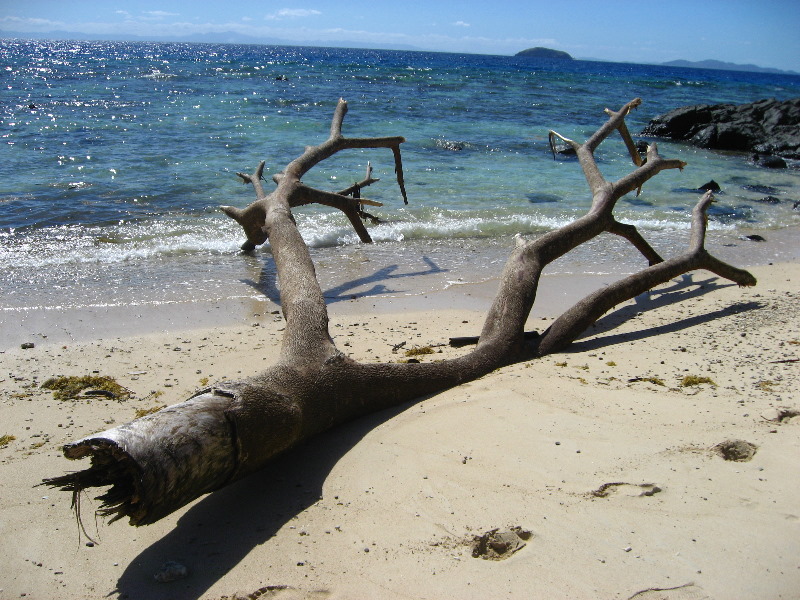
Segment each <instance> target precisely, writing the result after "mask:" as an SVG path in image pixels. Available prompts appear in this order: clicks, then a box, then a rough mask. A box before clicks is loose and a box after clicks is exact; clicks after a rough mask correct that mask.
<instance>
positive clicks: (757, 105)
mask: <svg viewBox="0 0 800 600" xmlns="http://www.w3.org/2000/svg"><path fill="white" fill-rule="evenodd" d="M641 135H646V136H654V137H663V138H669V139H673V140H682V141H687V142H689V143H690V144H693V145H695V146H699V147H701V148H714V149H719V150H739V151H742V152H753V153H756V154H759V155H767V156H783V157H785V158H792V159H800V98H794V99H792V100H785V101H778V100H775V99H769V100H759V101H758V102H753V103H750V104H740V105H736V104H716V105H708V104H698V105H695V106H685V107H683V108H678V109H675V110H673V111H671V112H668V113H666V114H664V115H660V116H658V117H656V118H655V119H653V120H652V121H650V123H649V124H648V125H647V127H645V128H644V130H643V131H642V133H641ZM760 160H763V159H760ZM765 166H768V165H765Z"/></svg>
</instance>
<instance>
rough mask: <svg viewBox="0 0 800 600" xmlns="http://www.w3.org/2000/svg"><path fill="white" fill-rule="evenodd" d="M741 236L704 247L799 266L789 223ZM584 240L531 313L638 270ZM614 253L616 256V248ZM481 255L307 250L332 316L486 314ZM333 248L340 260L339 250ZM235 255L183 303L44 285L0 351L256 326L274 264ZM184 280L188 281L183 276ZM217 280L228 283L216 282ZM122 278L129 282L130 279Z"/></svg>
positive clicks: (5, 324) (0, 323) (496, 251)
mask: <svg viewBox="0 0 800 600" xmlns="http://www.w3.org/2000/svg"><path fill="white" fill-rule="evenodd" d="M682 235H688V232H682ZM743 235H744V234H743V233H740V234H737V235H730V234H724V235H723V234H721V233H720V232H712V233H711V234H710V236H709V237H710V238H711V240H710V242H709V244H708V246H709V248H710V249H711V251H712V252H713V253H714V254H715V255H716V256H718V257H719V258H720V259H721V260H724V261H727V262H729V263H731V264H733V265H736V266H741V267H742V268H751V267H754V266H761V265H767V264H773V263H792V262H800V228H798V227H787V228H784V229H780V230H775V231H771V232H769V233H765V234H764V235H767V236H768V241H767V242H766V243H764V242H753V241H748V240H744V239H743V237H742V236H743ZM593 243H595V246H593V247H592V249H590V250H589V251H587V252H581V251H579V252H574V253H573V254H571V255H568V256H567V257H565V258H562V259H560V260H559V261H556V262H555V263H553V264H552V265H550V266H548V268H547V269H545V271H544V273H543V276H542V282H541V285H540V286H539V292H538V295H537V299H536V303H535V304H534V307H533V310H532V312H531V315H532V317H552V316H555V315H557V314H560V313H561V312H562V311H563V309H564V307H565V306H568V305H571V304H573V303H575V302H577V301H578V300H579V299H580V298H582V297H583V296H585V295H586V294H588V293H590V292H592V291H594V290H595V289H598V288H599V287H601V286H603V285H607V284H609V283H611V282H613V281H616V280H618V279H620V278H622V277H625V276H627V275H628V274H630V273H632V272H634V268H643V266H644V265H639V264H638V263H637V262H635V261H640V260H641V259H640V257H638V256H636V255H635V252H632V251H631V249H630V248H629V247H626V244H625V243H624V242H621V241H620V240H618V239H616V238H614V237H613V236H607V237H605V238H604V239H603V240H602V241H601V242H597V241H595V242H593ZM601 244H602V245H603V246H601ZM598 246H600V247H602V253H601V254H599V255H595V254H593V252H596V251H597V248H598ZM621 250H622V251H624V254H623V255H619V254H618V253H619V252H620V251H621ZM484 251H485V254H482V255H481V254H473V253H474V252H475V248H472V247H471V248H470V252H469V256H470V257H471V258H472V261H471V262H469V261H466V260H465V259H464V258H460V259H458V260H459V261H460V263H459V264H456V263H455V262H453V255H455V254H456V253H455V251H454V250H452V249H446V250H445V251H443V253H442V254H440V255H438V256H436V255H434V256H433V258H431V257H430V256H429V255H428V254H426V253H417V252H416V249H415V248H413V247H412V248H406V249H404V253H405V254H404V255H403V256H398V255H397V254H393V253H392V252H391V248H390V247H389V248H387V247H385V246H380V245H376V246H373V247H364V246H352V247H345V248H344V249H338V248H326V249H314V250H313V251H312V253H313V254H314V261H315V263H317V270H318V275H319V278H320V281H321V285H322V287H323V290H325V292H324V293H325V296H326V301H327V303H328V311H329V314H330V315H331V318H334V317H335V316H336V315H338V314H342V315H350V314H363V313H365V312H368V313H373V312H375V313H381V314H385V313H389V312H397V313H405V312H409V311H411V312H414V311H419V310H427V309H444V308H459V309H465V310H477V311H484V312H485V311H486V310H488V308H489V306H490V305H491V302H492V300H493V299H494V295H495V292H496V289H497V285H498V279H497V275H498V274H499V271H500V270H501V269H502V268H503V266H504V265H505V260H506V259H507V257H508V254H510V249H509V248H506V247H504V246H502V245H500V246H498V245H494V246H492V247H491V248H484ZM339 252H342V253H343V254H344V256H339V255H338V253H339ZM237 258H238V257H237V256H226V257H222V259H221V260H220V262H219V264H217V265H216V266H214V265H211V267H213V268H214V270H211V271H210V270H209V268H211V267H209V265H208V264H206V259H203V261H202V263H203V264H204V265H205V266H204V267H203V270H202V271H200V270H198V271H196V272H194V273H193V274H192V277H194V278H195V279H194V280H192V279H188V280H185V281H184V282H183V283H184V284H187V283H188V285H189V289H188V291H187V292H184V293H191V294H192V297H191V298H189V299H181V294H180V293H179V292H178V290H169V291H167V292H164V294H163V295H164V298H166V299H153V298H152V295H151V294H152V292H146V293H144V294H142V295H141V297H140V296H138V295H136V288H133V287H130V288H129V289H127V290H126V289H125V288H124V287H123V286H120V289H119V290H117V291H115V296H114V298H113V299H112V301H110V302H109V303H107V304H106V303H104V302H90V303H89V305H87V306H79V307H70V306H66V307H62V306H53V304H55V302H58V301H59V300H56V299H51V298H54V296H52V294H53V291H52V290H49V291H48V292H47V294H48V296H46V298H48V302H49V303H50V304H51V305H50V306H48V305H46V304H43V305H41V306H34V307H28V308H24V307H19V306H18V307H14V306H6V307H3V308H2V309H0V330H2V331H3V347H0V350H3V349H10V348H14V347H19V346H20V345H21V344H24V343H34V344H46V343H56V344H59V343H74V342H80V341H87V340H93V339H104V338H119V337H127V336H133V335H149V334H154V333H169V332H176V333H177V332H181V331H191V330H194V329H201V328H212V327H226V326H236V325H243V324H246V325H251V326H256V325H258V324H260V323H263V322H265V321H267V320H270V319H272V318H273V317H274V314H275V311H278V310H279V309H280V306H279V304H278V303H277V299H278V290H277V287H276V284H275V281H274V274H272V275H270V271H271V270H272V269H273V267H274V266H273V265H272V264H271V257H269V255H268V253H267V252H266V251H265V252H264V254H263V255H262V254H259V255H256V256H245V257H244V260H241V261H238V260H236V259H237ZM341 261H345V262H346V264H347V268H345V269H337V268H336V264H337V262H341ZM441 264H444V265H445V266H444V267H442V266H440V265H441ZM158 266H159V265H156V267H158ZM160 266H162V267H163V266H164V265H160ZM173 268H175V267H173ZM137 269H141V267H138V268H137ZM170 273H171V271H169V270H167V271H166V272H164V273H161V274H158V275H157V276H156V277H157V279H155V280H154V281H155V282H156V283H157V284H158V285H161V286H168V285H169V281H170ZM204 274H205V275H204ZM184 276H185V277H188V275H186V274H185V273H184ZM204 276H205V277H206V278H209V277H210V279H209V281H213V282H214V283H213V285H214V286H218V289H224V287H226V286H227V288H229V290H230V291H229V294H228V295H227V296H226V295H222V294H220V293H219V291H216V292H215V291H214V289H210V290H209V289H202V288H199V289H198V290H196V291H194V292H193V291H192V288H195V287H196V286H197V285H198V281H199V280H200V279H202V278H203V277H204ZM226 278H227V280H228V283H225V280H226ZM129 280H132V281H136V277H131V278H130V279H129ZM395 280H396V281H397V283H395ZM61 285H63V284H61ZM129 285H133V284H129ZM41 294H42V295H43V294H44V291H42V293H41ZM149 294H150V295H149ZM125 297H130V302H125V300H124V298H125Z"/></svg>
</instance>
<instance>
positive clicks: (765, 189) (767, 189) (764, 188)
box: [742, 183, 780, 194]
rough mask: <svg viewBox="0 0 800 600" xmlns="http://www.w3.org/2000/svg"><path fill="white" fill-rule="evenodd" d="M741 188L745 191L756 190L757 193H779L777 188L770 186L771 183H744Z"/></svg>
mask: <svg viewBox="0 0 800 600" xmlns="http://www.w3.org/2000/svg"><path fill="white" fill-rule="evenodd" d="M742 189H743V190H745V191H747V192H756V193H757V194H778V193H780V192H779V191H778V189H777V188H774V187H772V186H771V185H760V184H749V183H748V184H745V185H743V186H742Z"/></svg>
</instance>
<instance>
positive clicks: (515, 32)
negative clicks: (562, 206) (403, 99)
mask: <svg viewBox="0 0 800 600" xmlns="http://www.w3.org/2000/svg"><path fill="white" fill-rule="evenodd" d="M0 30H2V31H15V32H24V33H36V34H40V33H46V32H49V31H59V30H60V31H70V32H77V33H82V34H86V35H90V36H93V37H96V36H109V37H113V38H114V39H119V38H121V37H122V38H124V37H127V36H149V37H163V38H175V37H176V36H183V35H186V36H190V37H191V36H199V35H203V34H208V33H220V32H235V33H237V34H241V35H247V36H252V37H255V38H258V39H260V40H264V41H270V40H272V39H280V40H285V41H288V42H291V43H296V44H308V43H311V44H333V45H340V44H341V43H342V42H348V41H350V42H352V41H356V42H359V43H360V44H361V45H366V46H370V47H375V48H382V47H387V46H391V47H397V46H410V47H414V48H417V49H421V50H436V51H448V52H476V53H483V54H514V53H515V52H518V51H519V50H522V49H524V48H528V47H532V46H546V47H549V48H555V49H558V50H564V51H566V52H569V53H570V54H571V55H573V56H574V57H576V58H584V57H586V58H598V59H603V60H610V61H628V62H645V63H657V62H665V61H669V60H674V59H679V58H684V59H688V60H703V59H708V58H711V59H716V60H723V61H727V62H735V63H751V64H756V65H759V66H762V67H774V68H778V69H788V70H793V71H798V72H800V2H799V1H798V0H781V1H778V0H752V1H744V0H726V1H721V0H662V1H656V2H647V1H644V2H636V1H632V0H628V1H626V2H616V1H614V0H609V1H607V2H603V1H601V0H548V1H547V2H542V1H539V0H496V1H494V2H476V1H469V0H467V1H462V2H452V1H449V2H443V1H437V0H424V1H423V0H395V1H393V2H390V3H388V2H383V1H381V0H302V1H301V2H293V1H290V0H281V1H277V2H272V1H270V0H262V1H252V0H226V1H224V2H217V1H214V0H208V1H205V2H203V1H201V0H158V1H151V0H119V1H117V0H104V1H99V0H95V1H82V0H57V1H56V0H0Z"/></svg>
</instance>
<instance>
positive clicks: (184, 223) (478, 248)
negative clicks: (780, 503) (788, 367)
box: [0, 40, 800, 333]
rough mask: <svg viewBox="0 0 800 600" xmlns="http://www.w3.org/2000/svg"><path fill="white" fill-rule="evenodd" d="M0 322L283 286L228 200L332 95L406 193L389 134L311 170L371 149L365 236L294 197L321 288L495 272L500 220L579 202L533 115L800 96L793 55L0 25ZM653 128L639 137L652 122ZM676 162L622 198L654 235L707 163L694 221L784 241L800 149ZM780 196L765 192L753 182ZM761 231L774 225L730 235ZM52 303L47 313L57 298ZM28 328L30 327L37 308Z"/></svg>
mask: <svg viewBox="0 0 800 600" xmlns="http://www.w3.org/2000/svg"><path fill="white" fill-rule="evenodd" d="M0 56H1V57H2V61H1V63H0V69H1V70H0V82H1V83H2V90H3V91H2V104H1V105H0V120H1V121H2V144H0V266H2V269H1V270H0V313H2V314H0V322H6V323H9V322H12V321H14V320H18V319H20V318H22V316H23V315H30V314H32V313H35V312H37V311H38V312H47V313H48V314H50V315H51V321H52V320H53V319H55V320H57V315H58V314H59V311H66V310H78V309H85V308H95V309H97V308H104V307H105V308H113V307H119V308H122V307H131V306H142V307H147V306H150V307H157V306H162V305H165V304H174V305H176V306H177V307H181V306H186V307H188V306H191V305H195V304H197V303H211V304H215V305H218V306H223V305H226V303H235V302H241V301H242V300H244V301H246V302H247V301H251V300H258V299H264V298H265V297H266V298H268V299H271V300H277V289H278V287H279V282H276V281H275V272H274V264H273V263H272V259H271V256H270V252H269V247H268V245H266V246H265V247H262V248H260V249H259V250H257V251H256V252H255V253H253V254H251V255H243V254H242V253H241V252H240V251H239V246H240V245H241V243H242V242H243V241H244V238H243V235H242V232H241V230H240V229H239V227H238V225H236V224H235V223H234V222H233V221H231V220H230V219H228V218H227V217H225V216H224V215H222V213H221V212H220V211H219V210H218V206H219V205H225V204H230V205H235V206H242V207H243V206H246V205H247V204H248V203H249V202H250V201H251V200H252V199H253V193H252V190H251V189H250V188H249V187H247V186H245V185H243V184H242V183H241V181H240V180H239V179H238V177H236V175H235V173H236V172H237V171H247V172H251V171H253V170H254V169H255V167H256V166H257V164H258V163H259V161H261V160H265V161H266V164H267V167H266V171H265V178H266V180H267V183H266V186H267V189H269V187H270V186H271V185H272V183H271V179H270V176H271V175H272V174H273V173H277V172H279V171H280V170H281V169H282V168H283V166H285V165H286V164H287V163H288V162H289V161H291V160H292V159H293V158H295V157H296V156H298V155H299V154H300V153H302V151H303V148H304V147H305V146H306V145H309V144H318V143H321V142H322V141H324V140H325V139H326V138H327V135H328V132H329V129H330V120H331V117H332V115H333V111H334V108H335V106H336V103H337V101H338V99H339V98H340V97H341V98H345V99H346V100H348V102H349V113H348V115H347V117H346V119H345V122H344V133H345V135H350V136H395V135H401V136H404V137H405V138H406V140H407V141H406V143H404V144H403V145H402V153H403V166H404V170H405V179H406V187H407V191H408V199H409V203H408V205H404V204H403V201H402V198H401V195H400V192H399V189H398V186H397V183H396V182H395V180H394V173H393V167H394V164H393V159H392V154H391V152H390V151H388V150H363V151H362V150H359V151H350V152H343V153H340V154H337V155H336V156H334V157H332V158H331V159H329V160H328V161H326V162H325V163H323V164H320V165H319V166H318V167H317V168H316V169H314V170H313V171H312V172H311V173H309V174H308V175H307V177H306V179H305V182H306V183H307V184H309V185H312V186H315V187H319V188H322V189H326V190H330V191H336V190H338V189H343V188H345V187H347V186H348V185H350V184H352V183H353V182H355V181H358V180H359V179H361V178H362V177H363V175H364V172H365V170H366V167H367V163H368V162H369V163H370V164H371V165H372V167H373V168H374V176H376V177H379V178H380V179H381V181H380V182H379V183H378V184H376V185H373V186H371V187H370V188H367V189H365V190H364V191H363V192H362V195H363V196H364V197H367V198H370V199H373V200H376V201H380V202H382V203H384V206H383V207H380V208H374V209H370V212H372V213H373V214H375V215H376V216H378V217H380V218H381V219H382V221H383V223H381V224H379V225H368V228H369V230H370V233H371V235H372V237H373V239H374V241H375V243H374V244H371V245H365V244H362V243H360V242H359V241H358V238H357V236H356V235H355V233H354V232H353V231H352V229H351V227H350V226H349V223H348V222H347V220H346V218H345V217H344V216H343V215H341V214H339V213H338V211H333V210H331V209H327V208H325V207H303V208H300V209H298V210H297V211H296V219H297V222H298V225H299V228H300V231H301V233H302V235H303V237H304V239H305V240H306V241H307V243H308V244H309V246H310V247H311V250H312V256H313V258H314V259H315V262H316V264H317V271H318V273H319V277H320V280H321V284H322V287H323V290H324V291H325V294H326V296H327V297H328V300H329V302H331V303H335V302H337V301H341V300H346V299H352V298H354V297H376V298H378V297H391V296H404V295H419V294H425V293H427V292H430V291H434V290H437V289H443V288H447V287H449V286H454V285H458V284H465V283H475V282H484V281H490V280H492V278H494V277H496V276H497V274H498V272H499V270H500V269H501V268H502V265H503V263H504V261H505V258H506V256H507V255H508V253H509V250H510V248H511V247H512V246H513V243H514V242H513V236H514V234H517V233H520V234H522V235H523V236H527V237H533V236H536V235H540V234H541V233H543V232H545V231H549V230H551V229H553V228H556V227H559V226H560V225H563V224H565V223H567V222H569V221H571V220H572V219H574V218H576V217H577V216H580V215H582V214H583V213H585V211H586V210H587V208H588V206H589V200H590V197H589V194H588V190H587V187H586V183H585V180H584V178H583V174H582V172H581V170H580V168H579V166H578V164H577V162H576V161H575V160H574V159H569V158H558V159H557V160H554V158H553V155H552V154H551V152H550V149H549V145H548V131H549V130H550V129H554V130H556V131H558V132H559V133H561V134H563V135H566V136H568V137H571V138H573V139H577V140H582V139H585V138H586V137H588V136H589V135H590V134H591V132H592V131H594V130H595V129H596V128H597V127H599V126H600V125H601V124H602V123H603V122H604V120H605V118H606V117H605V114H604V112H603V109H604V108H606V107H609V108H612V109H618V108H619V107H620V106H622V105H623V104H624V103H626V102H627V101H629V100H631V99H633V98H635V97H641V98H642V99H643V103H642V106H641V107H640V108H639V109H638V110H637V111H635V112H634V113H633V114H631V115H630V117H629V119H628V126H629V129H630V130H631V132H633V133H634V134H636V133H637V132H639V131H641V129H642V128H643V127H644V125H645V124H646V123H647V122H648V121H649V120H650V119H651V118H653V117H655V116H656V115H658V114H661V113H664V112H667V111H669V110H671V109H673V108H677V107H679V106H684V105H689V104H699V103H708V104H716V103H728V102H730V103H744V102H751V101H755V100H759V99H762V98H778V99H787V98H792V97H797V96H800V77H798V76H790V75H774V74H762V73H745V72H732V71H713V70H699V69H687V68H676V67H664V66H654V65H641V64H627V63H625V64H622V63H603V62H590V61H566V62H565V61H533V60H529V59H520V58H515V57H509V56H483V55H465V54H446V53H427V52H404V51H388V50H356V49H340V48H310V47H308V48H305V47H278V46H258V45H224V44H177V43H163V44H160V43H125V42H80V41H22V40H2V41H0ZM650 141H651V140H650ZM658 144H659V149H660V151H661V154H662V155H664V156H666V157H669V158H679V159H681V160H684V161H686V162H687V163H688V167H687V168H686V169H684V170H683V171H681V172H679V171H667V172H664V173H662V174H660V175H659V176H657V177H656V178H655V179H653V180H651V181H650V182H649V183H648V184H647V185H646V186H645V188H644V190H643V192H642V194H641V195H640V196H638V197H635V196H633V195H630V196H629V197H626V198H624V199H623V200H622V201H621V202H620V203H619V205H618V209H617V216H618V218H619V219H620V220H622V221H624V222H627V223H632V224H635V225H636V226H637V227H639V228H640V229H641V231H642V232H643V233H644V235H645V236H646V237H647V238H648V239H649V240H651V242H652V244H653V245H654V246H655V247H656V249H657V250H659V251H661V252H662V254H663V255H671V254H674V253H675V252H678V251H680V249H681V248H682V247H683V245H684V244H685V243H686V240H687V238H688V226H689V213H690V210H691V207H692V206H693V204H694V203H695V202H696V200H697V198H698V196H699V194H698V193H697V192H696V191H694V190H696V188H697V187H699V186H700V185H702V184H704V183H706V182H707V181H709V180H711V179H713V180H715V181H717V182H718V183H719V184H720V186H721V187H722V193H721V194H720V195H719V196H718V202H717V203H716V204H715V205H714V206H713V208H712V211H711V214H710V235H709V245H710V247H712V250H714V251H715V252H718V254H720V255H721V256H722V257H723V258H725V257H728V256H730V257H734V258H735V259H736V260H738V261H739V262H740V264H741V262H742V261H744V262H745V263H747V264H756V263H758V262H770V261H780V260H793V259H796V258H797V256H798V249H797V244H796V241H797V239H798V237H797V235H796V232H797V229H798V225H800V211H798V210H794V209H793V203H794V202H795V201H798V200H800V175H798V173H800V171H798V170H794V169H790V170H769V169H764V168H760V167H757V166H755V165H753V164H751V163H750V162H749V161H748V160H747V157H746V156H743V155H742V154H737V153H728V152H719V151H709V150H702V149H697V148H693V147H690V146H688V145H684V144H679V143H671V142H667V141H658ZM597 156H598V158H599V161H600V167H601V169H602V170H603V172H604V173H605V175H606V177H607V178H609V179H612V180H613V179H616V178H619V177H621V176H623V175H624V174H626V173H628V172H629V171H630V169H631V164H630V159H629V158H628V157H627V155H626V151H625V147H624V145H623V144H622V142H621V140H620V139H619V138H618V137H615V138H611V139H609V140H608V141H607V142H605V143H604V144H603V145H602V146H601V148H600V150H599V152H598V154H597ZM767 197H772V198H773V199H777V200H778V201H777V202H775V201H774V200H773V201H765V198H767ZM745 234H758V235H761V236H762V237H764V238H766V240H767V242H766V243H763V242H762V243H756V242H750V241H744V240H743V239H742V237H743V236H744V235H745ZM642 266H644V265H643V260H642V259H641V257H639V256H638V255H637V254H636V252H635V251H634V250H633V249H632V248H630V247H629V246H627V245H626V244H625V243H623V242H621V241H620V240H618V239H615V238H614V237H613V236H603V237H601V238H598V239H597V240H594V241H593V242H591V243H590V244H587V245H586V246H585V247H583V248H581V249H578V250H577V251H576V252H574V253H573V254H570V255H567V256H566V257H564V258H563V259H560V260H559V261H558V262H557V263H555V264H553V265H551V266H550V267H549V268H548V270H547V271H546V273H548V274H571V273H584V274H603V273H612V274H624V273H630V272H633V271H635V270H636V269H638V268H641V267H642ZM54 315H55V316H54ZM32 333H33V332H32Z"/></svg>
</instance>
